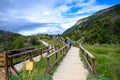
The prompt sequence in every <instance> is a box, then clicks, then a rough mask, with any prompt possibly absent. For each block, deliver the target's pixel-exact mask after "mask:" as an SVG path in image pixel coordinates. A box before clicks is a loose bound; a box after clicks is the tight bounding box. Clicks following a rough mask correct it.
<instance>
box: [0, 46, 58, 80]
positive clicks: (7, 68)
mask: <svg viewBox="0 0 120 80" xmlns="http://www.w3.org/2000/svg"><path fill="white" fill-rule="evenodd" d="M55 49H56V46H54V47H53V46H51V48H49V46H47V47H43V48H39V49H34V48H27V49H18V50H11V51H8V52H4V53H0V80H7V76H8V74H10V73H12V74H13V75H15V76H18V74H17V70H16V68H15V67H14V65H15V64H18V63H20V62H23V61H26V60H28V59H29V60H33V58H34V57H35V56H38V55H41V57H42V54H44V53H46V52H47V55H49V54H50V52H51V51H53V50H55Z"/></svg>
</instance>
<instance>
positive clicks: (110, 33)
mask: <svg viewBox="0 0 120 80" xmlns="http://www.w3.org/2000/svg"><path fill="white" fill-rule="evenodd" d="M63 35H64V36H68V37H70V38H72V39H74V40H79V39H80V38H81V37H85V42H87V43H92V44H94V43H102V44H104V43H120V4H116V5H114V6H112V7H109V8H107V9H103V10H100V11H98V12H96V13H95V14H93V15H91V16H89V17H86V18H83V19H80V20H78V21H77V23H76V24H75V25H73V26H72V27H71V28H69V29H68V30H66V31H65V32H64V33H63Z"/></svg>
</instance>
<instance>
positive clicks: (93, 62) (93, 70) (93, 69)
mask: <svg viewBox="0 0 120 80" xmlns="http://www.w3.org/2000/svg"><path fill="white" fill-rule="evenodd" d="M92 73H93V75H94V74H95V59H94V58H93V59H92Z"/></svg>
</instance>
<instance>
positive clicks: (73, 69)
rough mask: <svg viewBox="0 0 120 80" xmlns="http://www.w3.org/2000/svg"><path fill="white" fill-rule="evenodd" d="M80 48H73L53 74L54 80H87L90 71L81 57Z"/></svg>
mask: <svg viewBox="0 0 120 80" xmlns="http://www.w3.org/2000/svg"><path fill="white" fill-rule="evenodd" d="M79 52H80V51H79V48H77V47H71V49H70V50H69V51H68V53H67V54H66V56H65V58H64V59H63V61H62V62H61V63H60V65H59V66H58V68H57V70H56V71H55V73H54V74H53V80H86V78H87V75H88V71H87V69H85V68H84V66H83V63H82V61H81V58H80V56H79Z"/></svg>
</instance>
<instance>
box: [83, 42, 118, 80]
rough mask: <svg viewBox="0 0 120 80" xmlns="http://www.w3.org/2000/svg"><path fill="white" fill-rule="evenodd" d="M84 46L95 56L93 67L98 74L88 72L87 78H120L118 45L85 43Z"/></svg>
mask: <svg viewBox="0 0 120 80" xmlns="http://www.w3.org/2000/svg"><path fill="white" fill-rule="evenodd" d="M84 47H85V48H86V49H87V50H88V51H90V52H91V53H92V54H93V55H94V56H95V59H96V60H95V68H96V71H97V72H98V73H99V76H97V77H93V76H91V75H90V74H89V76H88V80H119V79H120V73H119V72H120V63H119V61H120V54H119V52H120V45H108V44H105V45H101V46H97V47H96V46H93V45H88V44H85V45H84Z"/></svg>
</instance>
